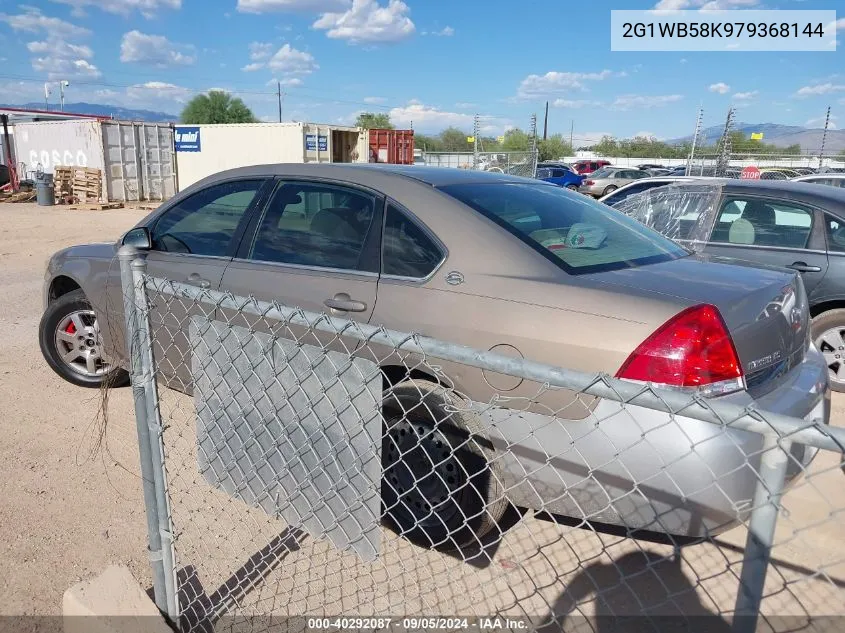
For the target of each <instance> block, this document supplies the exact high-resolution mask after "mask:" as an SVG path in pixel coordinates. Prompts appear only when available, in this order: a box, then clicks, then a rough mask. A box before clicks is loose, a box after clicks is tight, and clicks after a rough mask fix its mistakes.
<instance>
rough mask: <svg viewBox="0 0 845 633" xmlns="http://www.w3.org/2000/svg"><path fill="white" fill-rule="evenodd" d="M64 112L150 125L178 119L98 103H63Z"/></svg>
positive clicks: (38, 107) (31, 105)
mask: <svg viewBox="0 0 845 633" xmlns="http://www.w3.org/2000/svg"><path fill="white" fill-rule="evenodd" d="M2 106H6V107H10V108H28V109H32V110H43V109H44V104H43V103H37V102H30V103H21V104H11V103H4V104H0V107H2ZM50 110H58V108H56V106H55V104H53V105H51V107H50ZM65 112H74V113H76V114H94V115H96V116H106V117H111V118H114V119H120V120H123V121H147V122H150V123H170V122H171V121H174V122H175V121H178V120H179V117H178V116H177V115H175V114H167V113H166V112H155V111H153V110H139V109H134V108H123V107H121V106H116V105H101V104H99V103H85V102H82V101H81V102H77V103H65Z"/></svg>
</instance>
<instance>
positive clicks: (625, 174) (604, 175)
mask: <svg viewBox="0 0 845 633" xmlns="http://www.w3.org/2000/svg"><path fill="white" fill-rule="evenodd" d="M648 177H649V174H648V172H646V171H643V170H641V169H628V168H626V167H603V168H602V169H599V170H598V171H595V172H593V173H592V174H589V175H588V176H587V178H586V179H585V180H584V182H583V183H582V184H581V186H580V187H578V191H579V192H580V193H584V194H587V195H588V196H593V197H595V198H600V197H602V196H606V195H607V194H609V193H612V192H614V191H616V190H617V189H619V187H623V186H625V185H627V184H629V183H631V182H633V181H634V180H639V179H640V178H648Z"/></svg>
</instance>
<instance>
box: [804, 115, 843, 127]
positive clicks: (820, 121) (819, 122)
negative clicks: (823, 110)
mask: <svg viewBox="0 0 845 633" xmlns="http://www.w3.org/2000/svg"><path fill="white" fill-rule="evenodd" d="M838 120H839V117H838V116H836V115H835V114H831V115H830V123H828V126H827V127H828V128H829V129H831V130H835V129H837V127H836V121H838ZM824 121H825V117H823V116H821V117H817V118H814V119H810V120H809V121H807V122H806V123H805V124H804V125H805V126H806V127H819V128H823V127H824Z"/></svg>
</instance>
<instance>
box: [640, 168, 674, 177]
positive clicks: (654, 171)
mask: <svg viewBox="0 0 845 633" xmlns="http://www.w3.org/2000/svg"><path fill="white" fill-rule="evenodd" d="M643 171H646V172H648V173H649V175H651V176H666V175H668V174H670V173H672V170H671V169H668V168H666V167H648V168H646V169H643Z"/></svg>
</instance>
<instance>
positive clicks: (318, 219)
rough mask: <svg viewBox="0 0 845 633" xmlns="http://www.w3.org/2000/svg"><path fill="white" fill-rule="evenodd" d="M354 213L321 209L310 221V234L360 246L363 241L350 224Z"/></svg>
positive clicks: (337, 209)
mask: <svg viewBox="0 0 845 633" xmlns="http://www.w3.org/2000/svg"><path fill="white" fill-rule="evenodd" d="M354 214H355V212H354V211H353V210H352V209H346V208H341V207H338V208H330V209H322V210H320V211H318V212H317V215H315V216H314V217H313V218H312V220H311V232H312V233H315V234H317V235H322V236H323V237H327V238H330V239H333V240H341V241H344V242H351V243H353V244H360V243H361V242H362V241H363V239H362V236H361V235H360V233H359V232H358V230H357V229H356V228H355V226H354V225H353V224H352V222H351V220H352V219H353V218H354Z"/></svg>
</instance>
